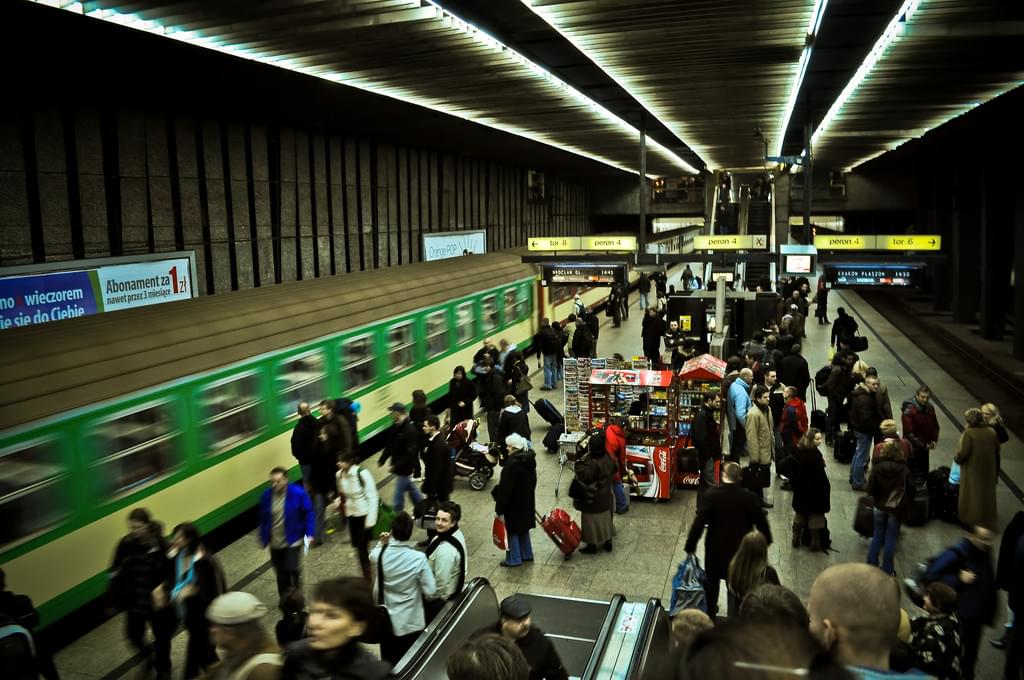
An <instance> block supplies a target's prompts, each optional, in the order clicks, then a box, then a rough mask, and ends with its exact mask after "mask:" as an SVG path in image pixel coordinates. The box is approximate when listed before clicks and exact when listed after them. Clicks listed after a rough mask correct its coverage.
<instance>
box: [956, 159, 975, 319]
mask: <svg viewBox="0 0 1024 680" xmlns="http://www.w3.org/2000/svg"><path fill="white" fill-rule="evenodd" d="M982 184H983V182H982V178H981V176H980V174H979V173H978V171H977V170H976V169H975V168H971V167H962V168H961V169H960V171H959V173H958V176H957V178H956V195H955V199H954V200H955V201H956V210H955V212H954V218H953V219H954V222H953V243H952V248H951V249H950V252H951V254H952V260H951V263H952V270H953V271H952V277H951V280H952V283H953V300H952V305H951V308H952V310H953V321H954V322H956V323H971V324H973V323H975V321H976V320H977V319H976V317H977V313H978V294H979V290H980V287H979V284H978V278H979V277H978V267H979V266H980V264H981V249H980V243H979V241H980V239H979V238H978V234H979V233H980V231H981V223H982V220H981V204H982V201H981V188H982Z"/></svg>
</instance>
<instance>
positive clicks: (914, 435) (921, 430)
mask: <svg viewBox="0 0 1024 680" xmlns="http://www.w3.org/2000/svg"><path fill="white" fill-rule="evenodd" d="M931 396H932V393H931V390H929V389H928V386H927V385H921V386H920V387H918V388H917V393H916V394H915V395H914V398H913V399H907V400H906V401H905V402H903V408H902V409H901V410H902V412H903V436H904V437H906V438H907V439H908V440H910V445H911V447H912V449H913V455H912V456H911V457H910V460H909V461H908V463H909V464H910V470H911V472H913V473H914V474H915V475H917V476H919V477H921V476H927V475H928V470H929V469H930V466H929V464H928V453H929V451H931V450H932V449H934V448H935V445H936V444H937V443H938V441H939V419H938V418H936V417H935V407H934V406H932V405H931V404H930V403H929V400H930V399H931Z"/></svg>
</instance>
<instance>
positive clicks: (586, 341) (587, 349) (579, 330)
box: [572, 319, 595, 359]
mask: <svg viewBox="0 0 1024 680" xmlns="http://www.w3.org/2000/svg"><path fill="white" fill-rule="evenodd" d="M594 345H595V341H594V336H593V334H592V333H591V332H590V327H589V326H588V325H587V324H586V322H585V321H584V320H583V319H577V320H576V332H575V333H573V336H572V355H573V356H574V357H576V358H578V359H586V358H589V357H592V356H594Z"/></svg>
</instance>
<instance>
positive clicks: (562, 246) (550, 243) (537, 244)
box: [526, 236, 582, 251]
mask: <svg viewBox="0 0 1024 680" xmlns="http://www.w3.org/2000/svg"><path fill="white" fill-rule="evenodd" d="M581 245H582V244H581V243H580V237H579V236H534V237H532V238H531V239H530V240H529V241H528V242H527V244H526V247H527V249H529V250H544V251H551V250H582V247H581Z"/></svg>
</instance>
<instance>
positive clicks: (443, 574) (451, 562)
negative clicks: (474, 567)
mask: <svg viewBox="0 0 1024 680" xmlns="http://www.w3.org/2000/svg"><path fill="white" fill-rule="evenodd" d="M452 538H454V539H455V540H456V541H458V542H459V543H460V544H461V545H462V552H463V554H465V555H466V579H465V583H463V587H465V585H466V583H469V549H468V548H466V537H465V536H464V535H463V534H462V529H456V530H455V531H454V532H453V533H452ZM434 540H437V539H434ZM428 550H429V548H428ZM427 561H428V562H429V563H430V570H431V571H432V572H434V581H435V582H436V583H437V592H436V593H435V594H434V599H437V600H447V599H448V598H449V597H451V596H452V595H454V594H455V589H456V588H458V586H459V571H460V568H461V567H460V565H459V551H458V550H456V549H455V546H453V545H452V544H451V543H449V542H447V541H441V543H440V545H438V546H437V548H435V549H434V551H433V552H432V553H430V556H429V557H427Z"/></svg>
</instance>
